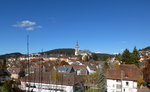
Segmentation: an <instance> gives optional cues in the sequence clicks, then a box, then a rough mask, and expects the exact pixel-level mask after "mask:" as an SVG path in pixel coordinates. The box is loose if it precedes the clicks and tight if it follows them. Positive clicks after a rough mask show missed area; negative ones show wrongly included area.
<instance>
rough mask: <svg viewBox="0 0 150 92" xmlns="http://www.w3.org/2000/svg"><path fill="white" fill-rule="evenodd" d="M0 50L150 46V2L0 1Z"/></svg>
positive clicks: (110, 49)
mask: <svg viewBox="0 0 150 92" xmlns="http://www.w3.org/2000/svg"><path fill="white" fill-rule="evenodd" d="M0 34H1V35H0V42H1V44H0V54H5V53H11V52H21V53H26V36H27V35H30V53H34V52H40V51H41V49H43V50H44V51H47V50H51V49H56V48H74V47H75V43H76V40H78V41H79V45H80V48H81V49H87V50H91V51H93V52H105V53H121V52H122V50H123V49H125V48H128V49H130V50H132V49H133V48H134V46H136V47H137V48H138V49H140V48H144V47H147V46H150V38H149V34H150V0H0Z"/></svg>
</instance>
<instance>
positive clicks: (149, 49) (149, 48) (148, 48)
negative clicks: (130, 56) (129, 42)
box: [140, 46, 150, 51]
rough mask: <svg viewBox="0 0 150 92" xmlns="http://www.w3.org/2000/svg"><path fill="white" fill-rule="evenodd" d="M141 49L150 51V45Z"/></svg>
mask: <svg viewBox="0 0 150 92" xmlns="http://www.w3.org/2000/svg"><path fill="white" fill-rule="evenodd" d="M140 51H150V46H148V47H145V48H143V49H141V50H140Z"/></svg>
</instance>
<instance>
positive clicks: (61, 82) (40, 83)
mask: <svg viewBox="0 0 150 92" xmlns="http://www.w3.org/2000/svg"><path fill="white" fill-rule="evenodd" d="M37 75H38V76H37ZM54 75H55V74H53V72H43V73H42V74H40V73H39V72H38V73H34V74H31V75H29V76H27V77H25V78H23V79H22V80H21V86H20V88H21V89H22V90H26V91H27V90H28V91H33V92H83V91H84V85H83V84H84V79H83V78H82V76H79V75H75V74H64V73H57V77H56V76H54Z"/></svg>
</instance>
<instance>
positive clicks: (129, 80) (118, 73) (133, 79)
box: [106, 64, 141, 92]
mask: <svg viewBox="0 0 150 92" xmlns="http://www.w3.org/2000/svg"><path fill="white" fill-rule="evenodd" d="M140 75H141V71H140V69H139V68H138V67H137V66H135V65H133V64H122V65H120V66H119V67H118V68H115V69H114V68H113V69H108V70H107V72H106V83H107V92H113V91H114V92H116V91H118V92H121V91H122V92H137V81H138V79H139V77H140Z"/></svg>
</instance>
